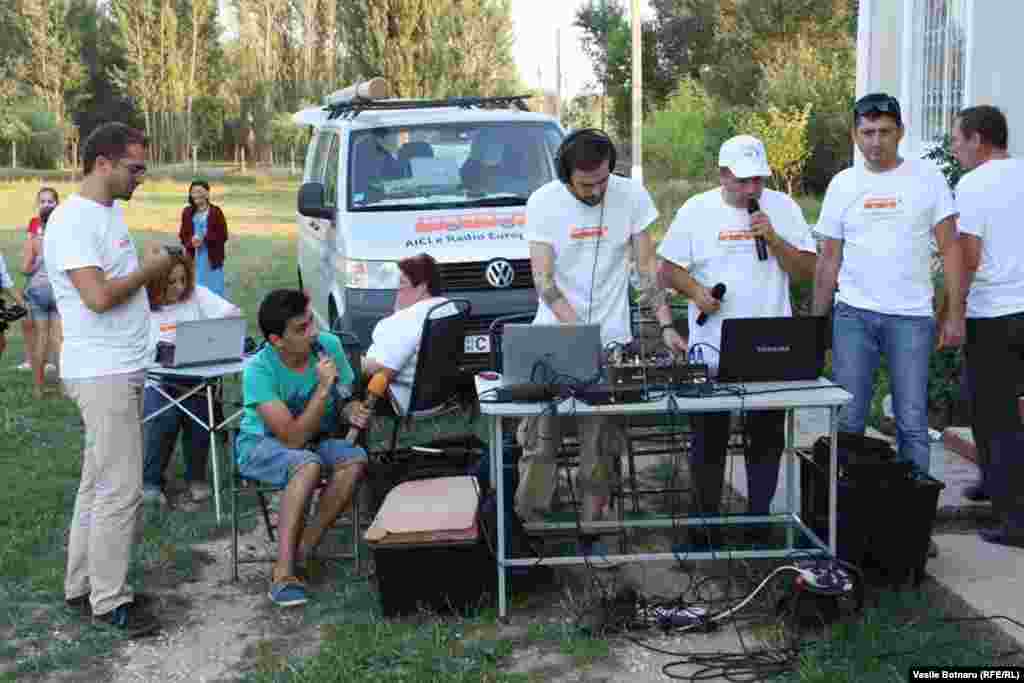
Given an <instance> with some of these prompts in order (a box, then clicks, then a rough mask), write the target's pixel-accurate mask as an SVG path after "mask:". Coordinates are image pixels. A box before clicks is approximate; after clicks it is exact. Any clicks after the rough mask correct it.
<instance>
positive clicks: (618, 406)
mask: <svg viewBox="0 0 1024 683" xmlns="http://www.w3.org/2000/svg"><path fill="white" fill-rule="evenodd" d="M475 380H476V393H477V396H478V397H480V398H479V404H480V412H481V413H482V414H484V415H494V416H498V417H526V416H529V415H539V414H540V413H542V412H545V411H547V412H549V413H550V411H551V404H549V403H498V402H497V401H494V391H493V390H494V389H498V388H500V387H502V386H504V385H503V384H502V381H501V379H500V378H499V379H497V380H486V379H483V378H482V377H480V376H479V375H477V376H476V377H475ZM716 387H717V388H718V389H721V390H722V392H721V393H716V394H715V395H713V396H705V397H698V398H691V397H680V396H674V397H672V398H671V399H670V397H669V396H668V395H667V393H665V392H657V396H658V398H657V399H656V400H651V401H641V402H636V403H614V404H609V405H595V406H592V405H588V404H586V403H584V402H583V401H580V400H577V399H575V398H566V399H562V400H561V401H559V402H558V403H557V409H558V412H559V413H560V414H563V415H600V414H607V415H628V414H644V413H667V412H670V411H672V412H679V413H708V412H724V411H731V410H784V409H787V408H827V407H832V406H841V405H844V404H845V403H848V402H849V401H850V400H851V399H852V398H853V395H852V394H850V393H849V392H848V391H846V390H845V389H843V388H842V387H840V386H839V385H837V384H835V383H833V382H832V381H831V380H828V379H826V378H824V377H819V378H818V379H816V380H809V381H804V382H748V383H744V384H718V385H716ZM726 392H728V393H726ZM670 401H674V405H672V404H670Z"/></svg>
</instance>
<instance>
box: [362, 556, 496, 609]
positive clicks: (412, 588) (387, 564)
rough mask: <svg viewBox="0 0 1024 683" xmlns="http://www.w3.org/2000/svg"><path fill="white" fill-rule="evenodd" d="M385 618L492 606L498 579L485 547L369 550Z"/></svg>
mask: <svg viewBox="0 0 1024 683" xmlns="http://www.w3.org/2000/svg"><path fill="white" fill-rule="evenodd" d="M373 559H374V563H375V565H376V578H377V592H378V594H379V595H380V604H381V611H382V612H383V613H384V616H386V617H393V616H397V615H402V614H412V613H414V612H417V611H419V610H421V609H429V610H432V611H435V612H439V613H445V614H448V613H456V614H458V613H464V612H466V611H467V610H472V609H476V608H478V607H481V606H483V607H486V606H489V605H491V604H493V596H495V595H497V582H498V576H497V571H496V569H495V566H494V561H493V560H492V558H491V554H490V552H489V551H488V549H487V546H486V545H485V544H484V543H483V541H482V539H479V540H478V541H477V542H475V543H469V544H451V545H440V544H439V545H422V546H413V547H408V546H406V547H403V546H400V545H396V546H385V547H378V548H374V549H373Z"/></svg>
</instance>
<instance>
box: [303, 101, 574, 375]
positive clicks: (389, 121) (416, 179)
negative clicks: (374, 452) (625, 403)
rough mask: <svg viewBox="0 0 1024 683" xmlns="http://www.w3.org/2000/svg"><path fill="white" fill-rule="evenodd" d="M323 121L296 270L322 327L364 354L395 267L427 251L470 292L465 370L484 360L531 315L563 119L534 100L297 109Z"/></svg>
mask: <svg viewBox="0 0 1024 683" xmlns="http://www.w3.org/2000/svg"><path fill="white" fill-rule="evenodd" d="M293 118H294V120H295V121H297V122H299V123H302V124H307V125H313V126H314V127H315V131H314V135H313V138H312V140H311V141H310V143H309V150H308V153H307V155H306V165H305V171H304V175H303V183H302V186H301V188H300V190H299V198H298V227H299V239H298V267H299V279H300V282H301V283H302V286H303V287H304V288H305V289H306V290H307V291H308V292H309V293H310V295H311V297H312V304H313V311H314V314H315V315H316V317H317V318H318V322H319V323H320V325H321V326H323V327H328V328H330V329H333V330H336V331H342V332H349V333H353V334H354V335H355V336H356V337H358V340H359V346H361V347H362V348H366V347H367V346H368V345H369V343H370V334H371V332H372V331H373V327H374V325H375V324H376V323H377V321H378V320H380V319H381V318H382V317H385V316H387V315H389V314H390V313H391V312H392V310H393V306H394V300H395V291H396V288H397V286H398V278H399V271H398V267H397V262H398V261H399V260H401V259H403V258H405V257H407V256H413V255H415V254H418V253H420V252H424V253H427V254H430V255H431V256H433V257H434V258H435V259H436V260H437V262H438V264H439V265H440V267H441V274H442V286H443V288H444V293H445V295H447V296H453V297H460V298H465V299H469V300H470V302H471V303H472V306H473V309H472V316H471V319H470V322H469V324H468V326H467V330H466V339H465V344H464V348H465V354H464V357H463V358H462V359H461V362H462V364H463V366H464V367H465V368H466V369H467V370H470V371H476V370H478V369H480V368H483V367H484V366H485V364H486V362H487V360H488V352H489V350H490V347H489V340H488V338H487V334H486V333H487V329H488V327H489V326H490V323H491V321H492V320H494V318H496V317H498V316H501V315H508V314H513V313H532V312H533V311H535V310H536V306H537V296H536V292H535V291H534V288H533V278H532V276H531V273H530V257H529V245H528V243H527V241H526V239H525V237H524V229H525V222H526V218H525V207H526V200H527V198H528V197H529V196H530V194H531V193H532V192H533V191H534V190H536V189H537V188H539V187H540V186H542V185H544V184H545V183H547V182H549V181H550V180H552V179H554V178H555V177H556V173H555V165H554V155H555V151H556V150H557V149H558V145H559V144H560V143H561V140H562V137H563V136H564V131H563V130H562V128H561V126H560V125H559V124H558V121H557V120H556V119H555V118H553V117H551V116H547V115H543V114H537V113H531V112H529V111H527V110H526V107H525V105H524V104H523V98H516V97H509V98H452V99H448V100H440V101H424V100H391V99H378V100H369V99H352V98H342V101H337V100H335V101H329V102H328V104H327V106H325V107H317V108H312V109H307V110H304V111H302V112H299V113H297V114H296V115H295V116H294V117H293Z"/></svg>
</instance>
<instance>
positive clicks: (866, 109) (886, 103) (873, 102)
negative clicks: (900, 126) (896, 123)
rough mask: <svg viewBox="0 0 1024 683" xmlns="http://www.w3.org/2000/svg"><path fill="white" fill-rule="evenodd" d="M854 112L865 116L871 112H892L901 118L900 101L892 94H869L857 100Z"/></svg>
mask: <svg viewBox="0 0 1024 683" xmlns="http://www.w3.org/2000/svg"><path fill="white" fill-rule="evenodd" d="M853 113H854V114H856V115H857V116H865V115H867V114H871V113H877V114H892V115H893V116H895V117H896V118H897V119H899V118H900V103H899V102H898V101H896V98H895V97H892V96H891V95H867V96H865V97H862V98H860V99H859V100H857V103H856V104H854V105H853Z"/></svg>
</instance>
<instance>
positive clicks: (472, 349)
mask: <svg viewBox="0 0 1024 683" xmlns="http://www.w3.org/2000/svg"><path fill="white" fill-rule="evenodd" d="M463 348H464V350H465V352H466V353H490V352H491V337H490V335H487V334H467V335H466V340H465V345H464V347H463Z"/></svg>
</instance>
